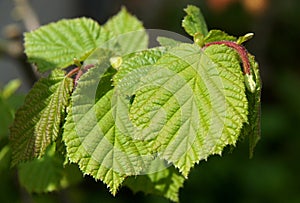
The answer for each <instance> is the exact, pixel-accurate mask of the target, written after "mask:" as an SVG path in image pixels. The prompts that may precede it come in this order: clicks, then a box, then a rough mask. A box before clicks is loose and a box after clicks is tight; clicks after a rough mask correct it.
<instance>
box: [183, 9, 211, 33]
mask: <svg viewBox="0 0 300 203" xmlns="http://www.w3.org/2000/svg"><path fill="white" fill-rule="evenodd" d="M184 11H185V12H186V13H187V15H186V16H185V17H184V19H183V21H182V27H183V28H184V29H185V31H186V32H187V33H188V34H189V35H191V36H192V37H194V36H195V35H196V34H197V33H200V34H202V35H203V36H206V35H207V33H208V31H207V26H206V23H205V20H204V17H203V15H202V13H201V10H200V9H199V8H198V7H196V6H192V5H189V6H188V7H187V8H186V9H184Z"/></svg>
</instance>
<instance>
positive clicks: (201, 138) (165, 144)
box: [124, 44, 248, 177]
mask: <svg viewBox="0 0 300 203" xmlns="http://www.w3.org/2000/svg"><path fill="white" fill-rule="evenodd" d="M155 66H156V68H153V71H150V72H149V74H147V75H146V76H145V77H143V79H141V81H142V83H141V84H140V87H139V88H138V90H137V91H136V92H135V98H134V101H133V103H132V106H131V108H130V112H129V113H130V118H131V120H132V122H133V123H134V125H136V128H137V129H139V132H140V133H136V135H138V137H134V138H135V139H141V140H151V142H152V148H153V150H155V151H156V152H158V156H159V157H160V158H161V159H165V160H167V161H168V162H170V163H173V164H174V165H175V166H176V167H177V168H179V170H180V172H182V174H183V175H184V176H185V177H186V176H187V175H188V173H189V171H190V169H191V167H193V166H194V164H195V163H198V162H199V161H200V160H202V159H207V157H208V156H209V155H212V154H221V152H222V150H223V148H224V147H225V146H226V145H234V144H235V143H236V141H237V139H238V137H239V134H240V130H241V128H242V126H243V124H244V123H245V122H247V113H248V112H247V110H248V103H247V100H246V95H245V85H244V77H243V73H242V71H241V67H240V63H239V57H238V56H237V54H236V53H235V52H234V51H233V50H232V49H230V48H228V47H225V46H211V47H208V48H207V49H205V53H203V52H202V51H201V50H200V49H199V47H198V46H196V45H190V44H181V45H180V46H178V47H175V48H173V49H171V50H170V51H169V53H167V54H165V55H163V56H162V57H161V58H160V59H159V60H158V62H157V63H156V64H155ZM125 82H127V81H124V83H125ZM154 132H155V133H154Z"/></svg>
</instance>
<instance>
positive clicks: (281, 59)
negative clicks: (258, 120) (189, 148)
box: [0, 0, 300, 203]
mask: <svg viewBox="0 0 300 203" xmlns="http://www.w3.org/2000/svg"><path fill="white" fill-rule="evenodd" d="M96 2H98V3H96ZM211 2H212V1H211V0H206V1H204V0H202V1H199V0H192V1H184V0H178V1H177V2H176V3H174V1H172V0H164V1H150V0H144V1H140V0H127V1H112V3H109V4H108V3H107V1H93V0H85V1H79V5H78V7H79V8H81V9H82V10H81V12H82V14H85V15H88V16H91V17H93V18H95V19H98V20H100V22H101V23H102V22H103V19H107V18H108V17H109V16H111V15H112V14H113V13H115V12H116V11H117V10H119V8H120V5H121V4H124V5H125V6H126V7H127V8H128V9H129V11H131V12H132V13H134V14H135V15H136V16H137V17H138V18H139V19H141V20H142V21H144V24H145V27H146V28H161V29H165V30H171V31H174V32H177V33H180V34H182V33H183V30H182V29H181V28H180V25H178V22H179V20H181V18H182V16H183V15H184V14H183V11H182V8H184V7H185V6H186V4H187V3H190V4H195V5H197V6H199V7H201V9H202V11H203V13H204V15H205V16H206V20H207V24H208V25H210V26H211V27H210V29H211V28H220V29H222V30H226V31H227V32H228V33H229V34H232V33H236V34H241V35H242V34H245V33H247V32H249V31H250V32H254V33H255V36H254V38H253V40H251V42H249V43H247V44H246V46H247V48H248V49H249V50H250V52H251V53H254V54H255V55H256V58H257V60H258V62H259V63H260V68H261V73H262V80H263V91H262V138H261V140H260V142H259V143H258V145H257V147H256V149H255V152H254V157H253V158H252V159H248V143H247V140H245V141H244V142H240V143H238V145H237V148H235V149H234V150H230V149H227V152H225V153H223V157H219V156H213V157H210V158H209V159H208V161H207V162H201V163H200V166H198V167H197V168H195V169H193V170H192V173H191V174H190V176H189V179H188V180H187V181H186V182H185V186H184V189H182V190H181V192H180V193H181V194H180V197H181V202H207V203H214V202H231V203H234V202H239V203H240V202H243V203H248V202H264V203H268V202H270V203H274V202H275V203H276V202H295V203H296V202H300V193H299V191H300V185H299V182H300V175H299V171H300V162H299V158H298V156H299V154H300V147H299V145H300V136H299V132H298V131H299V130H298V128H297V126H299V123H300V94H299V87H300V68H299V63H298V60H299V59H298V58H299V56H298V55H299V52H298V46H297V43H298V42H299V37H300V24H299V19H300V12H299V10H300V1H298V0H286V1H282V0H268V1H265V2H267V3H266V4H265V5H264V8H263V9H262V10H261V11H257V10H255V11H254V10H253V8H250V7H249V2H250V1H246V0H232V1H227V4H226V3H225V4H224V5H225V6H224V7H223V8H222V9H216V8H214V7H213V6H212V4H211ZM214 2H217V3H216V5H220V2H223V3H224V2H226V1H225V0H214ZM228 2H229V3H228ZM253 2H260V1H259V0H255V1H253ZM253 2H252V3H253ZM247 3H248V4H247ZM250 3H251V2H250ZM257 4H258V3H257ZM101 5H102V6H101ZM247 5H248V7H247ZM252 6H253V5H252ZM256 6H257V5H256ZM101 8H102V11H101V10H100V11H99V9H101ZM17 100H18V99H17ZM1 102H3V101H2V100H1V101H0V103H1ZM1 105H3V104H2V103H1V104H0V106H1ZM6 105H7V102H6ZM1 108H2V109H6V107H5V108H3V107H0V109H1ZM3 112H4V113H3ZM3 115H9V116H10V117H9V116H8V117H7V118H10V119H11V115H12V114H11V113H8V112H5V111H1V116H0V118H1V124H2V123H4V122H3V119H4V117H5V116H3ZM1 130H3V128H1ZM1 136H2V135H1ZM1 138H2V137H1ZM5 139H6V138H5ZM5 139H3V138H2V139H1V140H0V147H1V151H0V158H1V164H0V165H1V167H0V180H1V184H0V202H17V201H21V199H22V201H23V202H75V203H76V202H108V203H110V202H111V203H113V202H146V203H147V202H149V203H150V202H157V203H160V202H168V201H167V200H165V199H163V198H161V197H156V196H150V195H144V194H142V193H137V194H133V193H132V192H131V191H130V190H129V189H127V188H122V189H121V191H120V193H119V194H118V195H117V196H116V197H112V196H111V195H110V194H109V193H108V192H107V190H106V188H105V186H104V185H102V184H101V183H100V182H94V181H93V179H92V178H90V177H85V180H84V181H83V182H82V183H81V184H80V185H76V186H73V187H70V188H68V189H65V190H63V191H61V192H56V193H50V194H42V195H37V194H33V195H32V196H29V195H28V193H26V192H25V191H24V189H20V187H19V185H18V183H17V179H16V175H15V172H14V171H10V170H8V169H7V168H6V169H5V168H3V167H2V166H3V164H2V163H3V162H2V161H3V160H4V161H5V160H6V161H7V158H9V156H8V154H7V153H9V151H8V152H6V151H5V150H7V149H5V148H3V146H4V145H5V144H3V143H5ZM3 157H6V159H5V158H3ZM6 163H7V162H6Z"/></svg>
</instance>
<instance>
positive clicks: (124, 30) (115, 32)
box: [101, 7, 148, 55]
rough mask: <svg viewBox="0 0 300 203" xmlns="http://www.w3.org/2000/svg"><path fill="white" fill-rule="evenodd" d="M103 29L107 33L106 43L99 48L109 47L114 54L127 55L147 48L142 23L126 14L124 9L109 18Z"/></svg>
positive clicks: (146, 37) (146, 36) (146, 38)
mask: <svg viewBox="0 0 300 203" xmlns="http://www.w3.org/2000/svg"><path fill="white" fill-rule="evenodd" d="M103 29H105V30H106V32H107V33H108V41H107V42H106V43H105V44H102V45H101V47H102V48H107V47H110V49H111V50H114V51H115V54H118V55H124V54H129V53H132V52H135V51H139V50H143V49H147V47H148V35H147V33H146V31H145V29H144V27H143V24H142V22H141V21H139V20H138V19H137V18H136V17H134V16H133V15H131V14H130V13H128V11H127V10H126V8H125V7H123V8H122V9H121V11H120V12H119V13H118V14H117V15H115V16H113V17H112V18H110V19H109V20H108V21H107V22H106V23H105V25H103Z"/></svg>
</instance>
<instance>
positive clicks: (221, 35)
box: [204, 30, 236, 43]
mask: <svg viewBox="0 0 300 203" xmlns="http://www.w3.org/2000/svg"><path fill="white" fill-rule="evenodd" d="M224 40H227V41H236V37H234V36H230V35H228V34H227V33H225V32H223V31H221V30H210V31H209V33H208V34H207V35H206V37H205V38H204V42H205V43H208V42H215V41H224Z"/></svg>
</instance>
